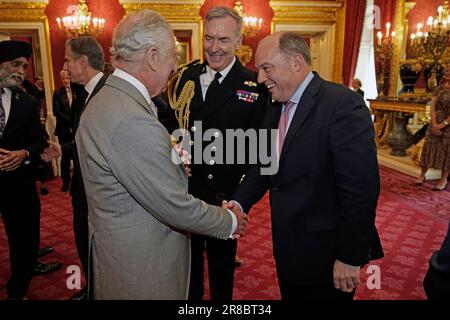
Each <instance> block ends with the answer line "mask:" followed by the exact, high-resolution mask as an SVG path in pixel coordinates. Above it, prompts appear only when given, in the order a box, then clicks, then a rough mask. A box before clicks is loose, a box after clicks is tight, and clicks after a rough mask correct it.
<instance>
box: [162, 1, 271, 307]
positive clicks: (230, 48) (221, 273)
mask: <svg viewBox="0 0 450 320" xmlns="http://www.w3.org/2000/svg"><path fill="white" fill-rule="evenodd" d="M241 29H242V18H241V16H239V14H238V13H237V12H236V11H235V10H233V9H230V8H226V7H213V8H212V9H210V10H209V11H208V12H207V14H206V16H205V24H204V36H203V54H204V58H205V63H203V64H194V65H190V66H189V67H188V68H187V69H186V70H185V71H184V73H183V74H182V76H181V80H180V83H179V86H178V89H179V90H178V91H177V96H179V95H180V93H181V90H182V89H183V87H184V86H185V84H186V83H187V82H188V81H190V80H191V81H190V82H192V81H193V82H194V83H195V94H194V97H193V98H192V100H191V105H190V106H191V107H190V117H189V130H190V132H191V135H192V134H193V132H194V131H197V130H200V128H197V127H195V126H194V121H202V126H201V127H202V130H203V131H206V130H209V129H213V130H214V131H215V135H216V139H217V138H219V139H222V138H223V143H218V144H217V146H214V147H215V148H216V149H212V150H213V151H212V153H211V155H212V156H214V155H215V154H222V155H223V157H222V159H228V158H227V155H226V152H225V151H226V150H220V148H223V149H225V148H224V147H222V146H226V145H227V143H226V137H225V130H226V129H239V128H240V129H243V130H244V131H245V130H247V129H250V128H255V129H256V128H260V126H261V122H262V119H263V117H264V113H265V109H266V105H267V91H266V90H265V88H263V86H258V85H257V83H256V73H255V72H253V71H250V70H249V69H247V68H245V67H244V66H242V64H241V63H240V62H239V60H238V59H237V58H236V56H235V52H236V50H237V49H238V48H239V47H240V45H241V43H242V34H241ZM170 129H174V128H169V132H170V131H171V130H170ZM221 134H223V135H222V136H221V137H220V135H221ZM214 141H215V140H214ZM196 143H197V142H196ZM212 144H214V143H212ZM208 147H210V148H212V146H211V145H207V146H202V147H201V148H202V149H201V150H202V152H201V153H199V154H200V155H201V154H202V153H203V152H205V151H207V150H206V148H208ZM194 148H195V146H194ZM214 150H215V151H214ZM247 150H248V148H247ZM240 151H242V150H240ZM236 154H237V153H236V150H235V152H234V155H235V156H236ZM246 159H247V158H246ZM217 162H219V161H217ZM227 162H228V161H227ZM192 163H195V165H192V167H191V169H192V176H191V177H190V178H189V192H190V193H192V194H193V195H194V196H196V197H198V198H200V199H202V200H204V201H206V202H207V203H209V204H214V205H217V204H220V203H221V202H222V200H223V199H228V198H229V196H230V195H231V194H232V193H233V191H234V189H235V188H236V187H237V186H238V184H239V181H240V180H241V178H242V176H243V175H244V174H245V172H246V171H247V169H248V166H247V165H245V164H243V165H242V164H241V165H238V164H236V161H234V164H221V163H216V162H215V161H207V162H206V163H205V159H202V160H200V161H199V159H197V160H196V159H194V158H193V160H192ZM197 163H201V164H197ZM236 247H237V242H236V240H219V239H213V238H210V237H204V236H199V235H192V246H191V248H192V268H191V280H190V281H191V283H190V291H189V298H190V299H193V300H200V299H202V298H203V294H204V288H203V265H204V259H203V251H204V250H205V248H206V251H207V254H208V271H209V282H210V291H211V299H213V300H231V299H232V296H233V280H234V269H235V255H236Z"/></svg>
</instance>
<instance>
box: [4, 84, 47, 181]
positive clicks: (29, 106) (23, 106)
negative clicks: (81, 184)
mask: <svg viewBox="0 0 450 320" xmlns="http://www.w3.org/2000/svg"><path fill="white" fill-rule="evenodd" d="M38 110H39V102H38V101H37V100H36V99H34V98H33V97H32V96H30V95H29V94H27V93H26V92H24V91H22V90H20V89H12V95H11V111H10V114H9V118H8V122H7V123H6V127H5V130H4V131H3V136H2V137H1V138H0V148H3V149H7V150H10V151H12V150H20V149H25V150H28V152H29V153H30V156H29V158H28V159H26V161H24V163H23V164H22V165H21V166H20V167H19V168H17V169H16V170H14V171H11V172H4V171H0V183H6V181H7V179H32V180H34V174H33V171H32V165H33V162H35V160H36V159H38V158H39V154H40V153H41V152H42V151H43V150H44V148H45V146H46V141H45V136H44V131H43V130H42V127H41V124H40V120H39V111H38ZM27 160H28V161H27Z"/></svg>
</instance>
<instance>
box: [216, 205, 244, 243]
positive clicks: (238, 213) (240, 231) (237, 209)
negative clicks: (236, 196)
mask: <svg viewBox="0 0 450 320" xmlns="http://www.w3.org/2000/svg"><path fill="white" fill-rule="evenodd" d="M222 208H223V209H228V210H229V211H231V212H232V213H233V214H234V216H235V217H236V222H237V226H236V229H235V231H234V233H233V234H232V236H231V238H232V239H239V238H240V237H243V236H244V235H245V231H246V229H247V223H248V221H249V220H248V219H249V218H248V215H247V214H246V213H245V212H244V211H242V208H241V206H240V205H239V204H238V203H236V202H235V201H233V200H231V201H227V200H223V201H222Z"/></svg>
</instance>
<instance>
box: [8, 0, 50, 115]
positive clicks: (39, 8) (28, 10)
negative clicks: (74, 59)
mask: <svg viewBox="0 0 450 320" xmlns="http://www.w3.org/2000/svg"><path fill="white" fill-rule="evenodd" d="M47 4H48V1H34V2H33V1H30V2H0V12H1V14H0V25H1V28H3V29H9V30H13V29H18V30H22V29H32V30H37V32H38V34H39V42H40V50H41V56H42V59H43V60H42V68H43V72H44V85H45V95H46V99H45V100H46V104H47V112H48V113H49V114H50V115H51V114H52V108H51V100H52V99H51V97H52V93H53V90H54V89H55V84H54V80H53V64H52V59H51V57H52V55H51V47H50V31H49V25H48V19H47V16H46V15H45V7H46V6H47Z"/></svg>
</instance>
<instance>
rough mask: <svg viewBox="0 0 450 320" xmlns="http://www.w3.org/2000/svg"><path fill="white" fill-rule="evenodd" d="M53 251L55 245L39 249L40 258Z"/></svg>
mask: <svg viewBox="0 0 450 320" xmlns="http://www.w3.org/2000/svg"><path fill="white" fill-rule="evenodd" d="M51 252H53V247H45V248H42V249H40V250H39V251H38V254H37V255H38V258H40V257H43V256H45V255H47V254H49V253H51Z"/></svg>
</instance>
